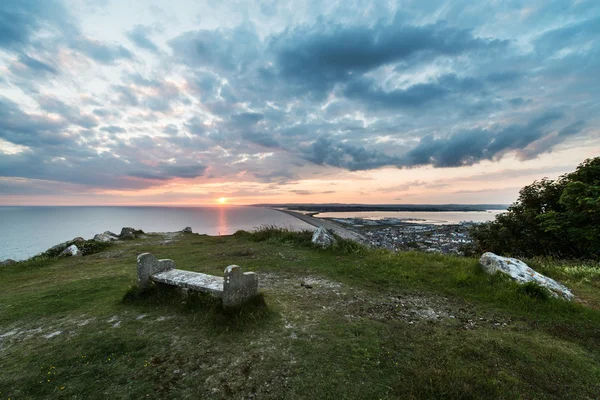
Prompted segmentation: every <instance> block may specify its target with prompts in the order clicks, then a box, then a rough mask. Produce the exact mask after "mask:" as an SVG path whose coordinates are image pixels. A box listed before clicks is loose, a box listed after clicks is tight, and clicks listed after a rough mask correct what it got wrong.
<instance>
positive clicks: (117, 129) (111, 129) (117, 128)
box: [100, 125, 127, 133]
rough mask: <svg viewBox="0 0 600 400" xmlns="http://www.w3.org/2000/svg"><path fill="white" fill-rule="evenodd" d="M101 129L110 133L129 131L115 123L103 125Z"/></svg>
mask: <svg viewBox="0 0 600 400" xmlns="http://www.w3.org/2000/svg"><path fill="white" fill-rule="evenodd" d="M100 130H101V131H104V132H108V133H125V132H127V130H126V129H124V128H121V127H120V126H115V125H110V126H103V127H102V128H100Z"/></svg>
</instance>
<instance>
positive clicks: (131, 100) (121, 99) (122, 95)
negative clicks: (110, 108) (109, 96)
mask: <svg viewBox="0 0 600 400" xmlns="http://www.w3.org/2000/svg"><path fill="white" fill-rule="evenodd" d="M113 88H114V90H115V92H117V94H118V100H117V102H118V103H119V104H124V105H129V106H134V107H135V106H138V105H139V104H140V101H139V99H138V97H137V95H136V94H135V93H134V92H133V90H131V89H130V88H129V87H127V86H123V85H117V86H114V87H113Z"/></svg>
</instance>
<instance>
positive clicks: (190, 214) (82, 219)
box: [0, 206, 315, 261]
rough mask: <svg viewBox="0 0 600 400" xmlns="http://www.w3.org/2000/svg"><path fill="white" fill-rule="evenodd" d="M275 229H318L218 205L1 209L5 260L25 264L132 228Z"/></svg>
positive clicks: (261, 211) (272, 213) (271, 213)
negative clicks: (61, 246)
mask: <svg viewBox="0 0 600 400" xmlns="http://www.w3.org/2000/svg"><path fill="white" fill-rule="evenodd" d="M266 225H274V226H278V227H282V228H288V229H294V230H303V229H308V230H314V229H315V228H314V227H313V226H311V225H309V224H307V223H305V222H303V221H301V220H299V219H298V218H295V217H293V216H291V215H288V214H284V213H282V212H280V211H277V210H273V209H268V208H260V207H243V206H216V207H64V206H63V207H0V261H1V260H4V259H8V258H10V259H13V260H17V261H18V260H24V259H27V258H29V257H31V256H34V255H36V254H38V253H41V252H43V251H46V250H47V249H48V248H50V247H52V246H54V245H56V244H58V243H61V242H65V241H67V240H71V239H73V238H75V237H78V236H81V237H83V238H84V239H91V238H93V237H94V235H95V234H97V233H102V232H104V231H107V230H108V231H111V232H114V233H117V234H118V233H119V232H121V228H122V227H125V226H130V227H133V228H136V229H141V230H143V231H144V232H175V231H180V230H182V229H183V228H185V227H186V226H190V227H191V228H192V231H193V232H195V233H202V234H207V235H213V236H216V235H231V234H233V233H235V232H236V231H238V230H245V231H251V230H253V229H256V228H258V227H260V226H266Z"/></svg>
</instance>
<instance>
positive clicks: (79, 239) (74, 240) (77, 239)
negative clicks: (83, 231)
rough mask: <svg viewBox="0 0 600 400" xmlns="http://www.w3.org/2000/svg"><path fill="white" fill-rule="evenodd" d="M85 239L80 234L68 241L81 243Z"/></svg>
mask: <svg viewBox="0 0 600 400" xmlns="http://www.w3.org/2000/svg"><path fill="white" fill-rule="evenodd" d="M84 242H85V239H84V238H82V237H81V236H77V237H76V238H75V239H73V240H71V241H70V242H69V243H71V244H81V243H84Z"/></svg>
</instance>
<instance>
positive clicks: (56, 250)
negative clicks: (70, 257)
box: [45, 242, 69, 256]
mask: <svg viewBox="0 0 600 400" xmlns="http://www.w3.org/2000/svg"><path fill="white" fill-rule="evenodd" d="M67 247H69V242H62V243H59V244H57V245H56V246H52V247H50V248H49V249H48V250H46V252H45V253H48V254H50V255H52V256H54V255H56V254H60V253H62V251H63V250H64V249H66V248H67Z"/></svg>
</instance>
